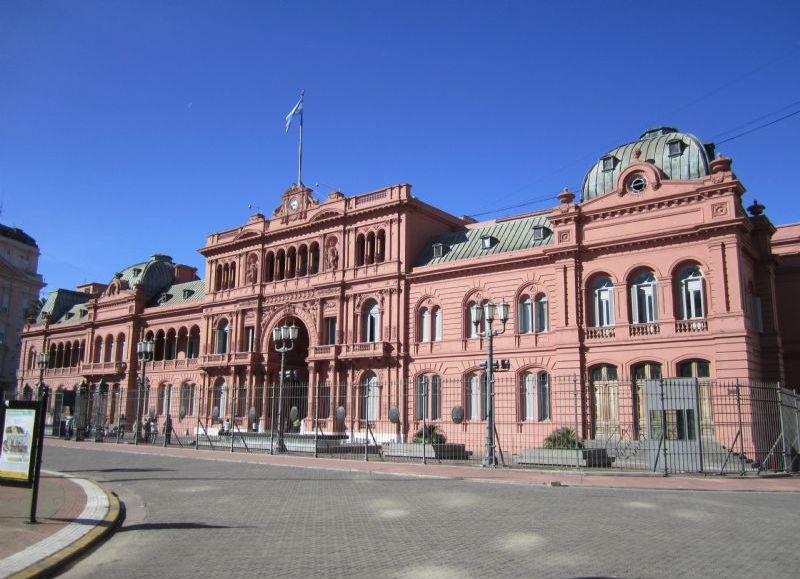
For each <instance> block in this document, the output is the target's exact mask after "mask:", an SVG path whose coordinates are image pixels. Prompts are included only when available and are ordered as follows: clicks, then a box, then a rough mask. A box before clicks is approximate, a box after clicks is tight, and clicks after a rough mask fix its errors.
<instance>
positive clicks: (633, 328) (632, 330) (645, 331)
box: [629, 322, 661, 336]
mask: <svg viewBox="0 0 800 579" xmlns="http://www.w3.org/2000/svg"><path fill="white" fill-rule="evenodd" d="M660 333H661V324H659V323H658V322H648V323H646V324H631V325H630V327H629V335H631V336H654V335H656V334H660Z"/></svg>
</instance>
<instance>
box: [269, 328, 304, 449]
mask: <svg viewBox="0 0 800 579" xmlns="http://www.w3.org/2000/svg"><path fill="white" fill-rule="evenodd" d="M299 335H300V328H298V327H297V326H296V325H294V324H292V325H291V326H279V327H277V328H272V341H273V342H274V343H275V351H276V352H279V353H280V355H281V373H280V376H279V378H278V452H286V446H285V445H284V443H283V379H284V374H285V371H284V370H285V367H286V352H291V351H292V350H293V349H294V342H295V340H297V337H298V336H299ZM279 344H280V345H279Z"/></svg>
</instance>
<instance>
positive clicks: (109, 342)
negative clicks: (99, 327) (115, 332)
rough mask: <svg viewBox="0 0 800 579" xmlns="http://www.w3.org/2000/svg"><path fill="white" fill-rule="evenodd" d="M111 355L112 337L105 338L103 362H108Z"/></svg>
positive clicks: (112, 351)
mask: <svg viewBox="0 0 800 579" xmlns="http://www.w3.org/2000/svg"><path fill="white" fill-rule="evenodd" d="M113 355H114V336H106V345H105V347H104V348H103V362H110V361H111V359H112V356H113ZM65 362H66V361H65ZM63 365H64V366H67V365H68V364H67V363H65V364H63Z"/></svg>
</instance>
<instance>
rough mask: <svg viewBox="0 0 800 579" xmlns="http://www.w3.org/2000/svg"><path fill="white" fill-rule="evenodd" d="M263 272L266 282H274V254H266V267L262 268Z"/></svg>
mask: <svg viewBox="0 0 800 579" xmlns="http://www.w3.org/2000/svg"><path fill="white" fill-rule="evenodd" d="M264 272H265V274H266V276H267V281H268V282H271V281H274V280H275V254H274V253H272V252H271V251H270V252H269V253H267V265H266V267H265V268H264Z"/></svg>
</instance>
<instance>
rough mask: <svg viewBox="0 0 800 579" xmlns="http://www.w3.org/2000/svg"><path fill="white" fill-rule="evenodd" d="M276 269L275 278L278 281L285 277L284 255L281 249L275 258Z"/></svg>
mask: <svg viewBox="0 0 800 579" xmlns="http://www.w3.org/2000/svg"><path fill="white" fill-rule="evenodd" d="M277 261H278V264H277V269H276V271H275V277H276V278H277V279H278V281H280V280H282V279H283V277H284V275H286V253H285V252H284V251H283V250H282V249H281V250H278V257H277Z"/></svg>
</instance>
